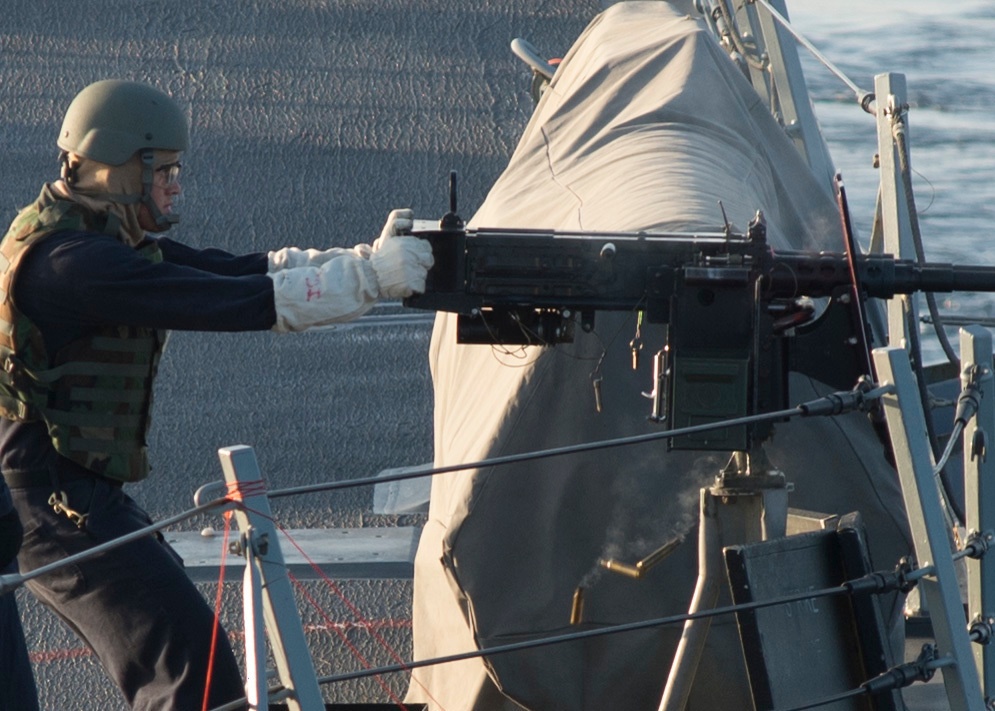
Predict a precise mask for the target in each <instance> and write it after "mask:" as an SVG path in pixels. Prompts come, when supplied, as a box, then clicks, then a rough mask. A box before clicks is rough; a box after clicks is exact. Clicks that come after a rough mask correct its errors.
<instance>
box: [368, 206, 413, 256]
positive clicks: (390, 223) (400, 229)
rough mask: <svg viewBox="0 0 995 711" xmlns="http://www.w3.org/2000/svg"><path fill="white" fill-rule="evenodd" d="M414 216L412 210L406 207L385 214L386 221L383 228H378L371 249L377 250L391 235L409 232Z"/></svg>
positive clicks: (395, 235)
mask: <svg viewBox="0 0 995 711" xmlns="http://www.w3.org/2000/svg"><path fill="white" fill-rule="evenodd" d="M414 216H415V213H414V210H412V209H410V208H407V207H404V208H401V209H399V210H391V211H390V214H389V215H387V222H385V223H384V226H383V229H382V230H380V237H379V238H377V241H376V242H374V243H373V251H374V252H376V251H378V250H379V249H380V247H381V246H383V243H384V242H386V241H387V240H388V239H390V238H391V237H397V236H398V235H405V234H408V233H410V232H411V226H412V225H413V224H414Z"/></svg>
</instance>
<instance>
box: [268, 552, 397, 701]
mask: <svg viewBox="0 0 995 711" xmlns="http://www.w3.org/2000/svg"><path fill="white" fill-rule="evenodd" d="M287 577H289V578H290V581H291V582H292V583H293V584H294V585H295V586H296V588H297V590H298V591H299V592H300V593H301V594H302V595H303V596H304V597H305V598H306V599H307V601H308V602H310V603H311V607H313V608H314V609H315V610H317V611H318V614H319V615H321V617H322V619H324V620H325V622H326V623H327V624H328V626H329V627H331V628H332V629H333V630H334V631H335V633H336V634H337V635H338V636H339V639H341V640H342V641H343V642H344V643H345V645H346V646H347V647H348V648H349V651H351V652H352V656H354V657H355V658H356V659H358V660H359V663H360V664H362V665H363V668H364V669H370V668H371V667H372V666H373V665H372V664H371V663H370V662H369V660H368V659H367V658H366V657H365V656H363V653H362V652H360V651H359V649H358V648H357V647H356V645H354V644H353V643H352V642H350V641H349V637H348V636H347V635H346V633H345V632H344V631H342V629H341V628H340V627H339V625H336V624H335V622H334V621H333V620H332V618H331V617H329V616H328V615H327V614H326V613H325V611H324V610H323V609H321V605H319V604H318V602H317V601H316V600H315V599H314V598H313V597H311V595H310V594H309V593H308V591H307V590H305V589H304V586H303V585H301V583H300V581H299V580H298V579H297V578H295V577H294V574H293V573H291V572H290V571H289V570H288V571H287ZM373 678H374V679H375V680H376V682H377V683H378V684H379V685H380V688H381V689H383V690H384V691H385V692H387V695H388V696H389V697H390V700H391V702H392V703H394V704H396V705H397V706H398V708H401V709H404V711H408V707H407V706H405V705H404V703H403V702H402V701H401V699H400V698H398V696H397V694H395V693H394V692H393V690H392V689H391V688H390V687H389V686H387V682H385V681H384V680H383V677H382V676H381V675H380V674H377V675H376V676H374V677H373Z"/></svg>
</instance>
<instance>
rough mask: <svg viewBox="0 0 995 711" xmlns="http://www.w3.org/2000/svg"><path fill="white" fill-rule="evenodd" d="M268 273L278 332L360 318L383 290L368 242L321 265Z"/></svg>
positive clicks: (342, 252)
mask: <svg viewBox="0 0 995 711" xmlns="http://www.w3.org/2000/svg"><path fill="white" fill-rule="evenodd" d="M411 239H415V238H414V237H412V238H411ZM268 276H269V278H270V279H272V280H273V302H274V305H275V306H276V323H275V324H274V325H273V330H274V331H276V332H278V333H287V332H289V331H304V330H306V329H308V328H313V327H315V326H325V325H328V324H332V323H342V322H344V321H351V320H352V319H355V318H359V317H360V316H362V315H363V314H365V313H366V312H367V311H369V310H370V309H371V308H372V307H373V304H374V303H376V300H377V297H378V296H379V293H380V290H379V286H378V281H377V274H376V272H375V271H374V269H373V266H372V263H371V262H370V246H369V245H367V244H361V245H357V246H356V247H355V248H353V249H344V250H342V251H341V253H339V254H337V255H335V256H334V258H330V259H328V260H327V261H326V262H325V263H324V264H322V265H321V266H318V267H313V266H302V267H296V268H284V269H280V270H279V271H276V272H273V273H271V274H269V275H268Z"/></svg>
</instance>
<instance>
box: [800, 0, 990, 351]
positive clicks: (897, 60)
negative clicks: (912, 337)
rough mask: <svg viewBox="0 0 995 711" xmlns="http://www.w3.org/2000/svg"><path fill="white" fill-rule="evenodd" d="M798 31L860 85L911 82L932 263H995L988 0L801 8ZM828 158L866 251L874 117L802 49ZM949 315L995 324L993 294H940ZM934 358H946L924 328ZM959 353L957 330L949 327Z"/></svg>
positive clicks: (837, 0)
mask: <svg viewBox="0 0 995 711" xmlns="http://www.w3.org/2000/svg"><path fill="white" fill-rule="evenodd" d="M788 11H789V16H790V19H791V22H792V25H793V26H794V27H795V29H797V30H798V31H799V32H801V33H802V34H803V35H804V36H805V37H806V38H807V39H808V40H809V41H810V42H812V43H813V44H814V45H816V46H817V47H818V48H819V50H820V51H821V53H822V54H823V55H825V56H826V57H827V58H828V59H829V60H830V61H831V62H832V63H833V64H835V65H836V66H837V68H838V69H840V70H841V71H842V72H843V73H844V74H845V75H846V76H848V77H849V78H850V80H851V81H852V82H853V83H855V84H856V85H857V86H859V87H860V88H861V89H863V90H866V91H873V89H874V76H875V75H877V74H881V73H886V72H896V73H901V74H904V75H905V77H906V81H907V84H908V98H909V104H910V112H909V131H910V137H911V156H912V166H913V170H914V176H913V191H914V193H915V197H916V206H917V212H918V214H919V219H920V226H921V229H922V234H923V242H924V248H925V254H926V259H927V261H940V262H953V263H955V264H957V263H966V264H992V265H995V239H993V237H995V233H993V229H992V219H993V217H995V117H993V114H992V106H993V105H995V72H993V71H992V64H993V54H992V50H991V47H990V38H991V37H992V36H993V33H995V3H992V2H991V1H990V0H962V1H957V2H931V1H929V0H901V1H899V0H877V1H875V2H862V1H861V0H834V1H833V2H821V1H817V0H798V1H796V2H789V3H788ZM801 52H802V56H803V59H802V61H803V67H804V68H805V72H806V78H807V80H808V84H809V89H810V92H811V94H812V98H813V103H814V105H815V109H816V113H817V116H818V117H819V121H820V124H821V126H822V129H823V132H824V135H825V137H826V140H827V143H828V145H829V149H830V151H831V153H832V156H833V159H834V162H835V164H836V167H837V168H838V169H839V170H840V171H841V172H842V174H843V179H844V181H845V183H846V186H847V194H848V197H849V199H850V203H851V209H852V210H853V213H854V220H855V222H856V225H857V228H858V231H859V232H860V234H861V236H862V238H863V240H862V241H863V242H864V243H865V244H866V241H867V238H868V236H869V234H870V225H871V220H872V218H873V210H874V205H875V198H876V194H877V186H878V181H879V178H878V173H877V171H876V170H875V169H874V168H873V167H872V158H873V156H874V154H875V153H876V151H877V138H876V134H875V125H874V120H873V117H872V116H870V115H869V114H867V113H865V112H863V111H862V110H861V109H860V108H859V106H857V104H856V101H855V99H854V94H853V93H852V92H851V90H850V89H849V88H848V87H847V85H846V84H845V83H844V82H842V81H841V80H840V79H838V78H836V77H835V76H834V75H833V74H832V73H830V71H829V70H828V69H826V68H825V67H824V66H823V65H822V64H821V63H819V62H818V61H817V60H815V59H814V58H812V56H811V55H810V54H809V53H808V52H806V51H805V50H804V49H801ZM937 301H938V304H939V306H940V310H941V313H949V314H952V315H957V316H979V317H987V318H990V317H992V316H993V315H995V297H993V296H992V295H989V294H968V293H954V294H946V295H937ZM922 331H923V336H924V343H923V350H924V354H925V356H926V358H927V360H938V359H942V358H943V355H942V351H940V349H939V347H938V344H937V343H936V341H935V339H933V338H930V337H929V334H930V333H931V331H932V327H927V326H924V327H923V329H922ZM948 332H949V333H950V335H951V340H952V341H953V342H954V344H955V345H956V340H957V339H956V329H949V330H948Z"/></svg>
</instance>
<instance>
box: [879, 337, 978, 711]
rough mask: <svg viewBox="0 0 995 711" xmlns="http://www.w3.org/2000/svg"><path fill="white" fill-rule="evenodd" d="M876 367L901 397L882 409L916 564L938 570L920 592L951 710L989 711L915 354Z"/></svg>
mask: <svg viewBox="0 0 995 711" xmlns="http://www.w3.org/2000/svg"><path fill="white" fill-rule="evenodd" d="M874 364H875V368H876V370H877V373H878V380H879V382H880V383H881V384H882V385H886V384H889V383H890V384H893V385H894V386H895V392H894V393H892V394H890V395H885V396H884V397H882V398H881V403H882V405H883V406H884V411H885V416H886V417H887V421H888V432H889V434H890V435H891V443H892V449H893V450H894V454H895V465H896V467H897V469H898V476H899V481H900V483H901V485H902V495H903V497H904V499H905V508H906V510H907V512H908V517H909V526H910V528H911V529H912V540H913V542H914V544H915V555H916V561H917V563H918V565H919V567H920V568H931V569H932V572H931V573H929V574H927V575H924V576H923V577H922V578H920V580H919V589H920V591H921V594H922V595H923V596H924V597H925V599H926V602H927V603H928V605H929V611H930V619H931V621H932V623H933V634H934V637H935V639H936V645H937V653H938V655H939V657H941V658H946V660H948V661H949V662H950V665H949V666H945V667H944V668H943V684H944V686H945V688H946V692H947V699H948V700H949V702H950V709H951V711H966V710H970V711H985V704H984V700H983V699H982V695H981V686H980V683H979V681H978V671H977V668H976V667H975V664H974V659H973V653H972V650H971V642H970V639H969V637H968V634H967V625H966V620H965V619H964V607H963V604H962V603H961V599H960V588H959V586H958V583H957V574H956V572H955V570H954V561H953V553H952V551H951V550H950V540H949V534H948V532H947V525H946V520H945V519H944V516H943V508H942V505H941V502H940V493H939V489H938V487H937V485H936V480H935V477H934V475H933V454H932V452H931V451H930V447H929V440H928V438H927V436H926V420H925V417H924V415H923V412H922V407H921V405H920V400H919V395H918V388H917V386H916V383H915V380H914V377H913V375H912V368H911V366H910V365H909V354H908V352H907V351H905V350H904V349H903V348H898V347H895V346H891V347H888V348H877V349H875V351H874Z"/></svg>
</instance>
